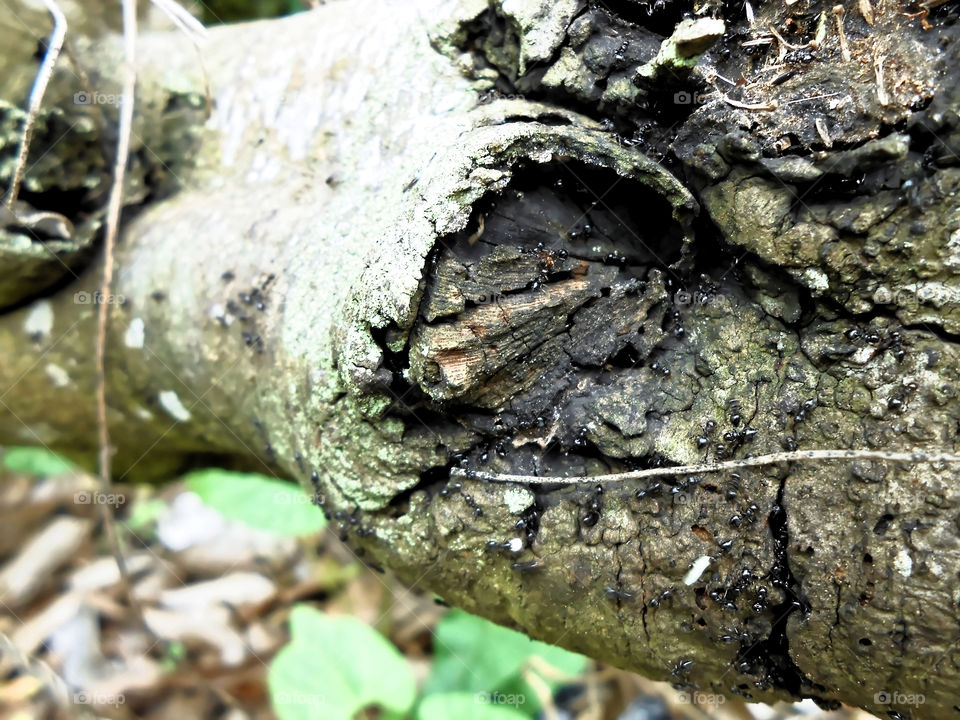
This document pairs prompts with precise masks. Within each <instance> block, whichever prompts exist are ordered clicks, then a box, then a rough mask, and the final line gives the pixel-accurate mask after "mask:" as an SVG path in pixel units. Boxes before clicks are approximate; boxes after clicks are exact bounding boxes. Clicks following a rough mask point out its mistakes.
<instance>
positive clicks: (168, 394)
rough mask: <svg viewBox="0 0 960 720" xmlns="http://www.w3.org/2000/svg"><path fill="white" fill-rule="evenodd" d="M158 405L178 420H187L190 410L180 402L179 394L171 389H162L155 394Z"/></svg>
mask: <svg viewBox="0 0 960 720" xmlns="http://www.w3.org/2000/svg"><path fill="white" fill-rule="evenodd" d="M157 399H158V400H159V401H160V405H161V406H162V407H163V409H164V410H166V411H167V413H168V414H169V415H170V417H172V418H173V419H174V420H177V421H178V422H187V421H188V420H189V419H190V411H189V410H187V409H186V408H185V407H184V406H183V403H182V402H180V398H179V396H178V395H177V394H176V393H175V392H174V391H173V390H163V391H161V392H160V394H159V395H157Z"/></svg>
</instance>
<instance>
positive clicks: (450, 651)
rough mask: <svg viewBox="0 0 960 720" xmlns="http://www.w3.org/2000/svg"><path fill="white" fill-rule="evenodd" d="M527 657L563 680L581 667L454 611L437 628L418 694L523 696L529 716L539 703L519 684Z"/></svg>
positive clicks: (578, 659) (573, 657)
mask: <svg viewBox="0 0 960 720" xmlns="http://www.w3.org/2000/svg"><path fill="white" fill-rule="evenodd" d="M532 656H537V657H539V658H541V659H542V660H543V661H544V662H546V663H547V664H549V665H551V666H553V667H554V668H556V669H557V670H560V671H561V672H563V673H566V674H568V675H577V674H579V673H581V672H583V670H584V668H585V667H586V664H587V659H586V658H585V657H584V656H582V655H577V654H575V653H571V652H569V651H567V650H564V649H563V648H559V647H556V646H555V645H547V644H546V643H542V642H537V641H534V640H531V639H530V638H528V637H527V636H526V635H522V634H520V633H518V632H515V631H513V630H509V629H507V628H503V627H500V626H499V625H495V624H493V623H492V622H490V621H489V620H484V619H483V618H479V617H476V616H474V615H470V614H469V613H466V612H463V611H461V610H455V611H453V612H451V613H450V614H448V615H447V616H446V617H444V618H443V619H442V620H441V621H440V622H439V623H438V624H437V628H436V631H435V633H434V662H433V666H432V667H431V668H430V676H429V677H428V678H427V682H426V686H425V687H424V693H425V694H428V695H429V694H435V693H449V692H466V693H479V692H488V693H500V694H502V695H508V696H509V695H524V696H525V699H526V702H525V704H524V707H523V711H524V714H528V715H533V714H534V713H536V712H537V710H539V703H538V702H537V700H536V694H535V693H534V691H533V689H532V688H530V686H529V685H527V683H526V682H525V681H523V679H522V678H521V671H522V669H523V667H524V665H525V664H526V663H527V661H528V660H529V658H531V657H532ZM545 681H546V682H547V684H548V685H550V687H551V688H552V687H554V686H555V685H556V683H555V682H551V681H550V680H549V679H548V678H545Z"/></svg>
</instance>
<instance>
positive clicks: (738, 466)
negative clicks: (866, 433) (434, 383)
mask: <svg viewBox="0 0 960 720" xmlns="http://www.w3.org/2000/svg"><path fill="white" fill-rule="evenodd" d="M826 460H878V461H881V462H906V463H914V464H920V463H925V464H937V463H946V464H957V463H960V454H956V453H945V452H934V453H930V452H923V451H913V452H889V451H883V450H794V451H792V452H780V453H771V454H769V455H757V456H756V457H750V458H743V459H740V460H725V461H723V462H713V463H699V464H696V465H673V466H670V467H658V468H646V469H644V470H630V471H628V472H621V473H610V474H606V475H579V476H572V477H557V476H551V475H511V474H506V473H491V472H485V471H482V470H465V469H463V468H453V469H452V470H451V471H450V475H451V476H455V477H465V478H469V479H472V480H486V481H487V482H499V483H517V484H522V485H530V484H533V483H561V484H564V485H578V484H592V483H612V482H622V481H624V480H643V479H645V478H657V477H669V476H671V475H698V474H701V473H715V472H726V471H731V472H735V471H737V470H743V469H745V468H754V467H763V466H766V465H778V464H780V463H798V462H823V461H826Z"/></svg>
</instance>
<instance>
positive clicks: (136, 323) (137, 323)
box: [123, 318, 144, 350]
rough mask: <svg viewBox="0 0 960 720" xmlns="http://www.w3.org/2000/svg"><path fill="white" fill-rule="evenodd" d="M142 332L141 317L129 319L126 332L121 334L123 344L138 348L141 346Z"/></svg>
mask: <svg viewBox="0 0 960 720" xmlns="http://www.w3.org/2000/svg"><path fill="white" fill-rule="evenodd" d="M143 334H144V333H143V319H142V318H134V319H133V320H131V321H130V326H129V327H128V328H127V332H125V333H124V334H123V344H124V345H126V346H127V347H128V348H134V349H137V350H139V349H141V348H143Z"/></svg>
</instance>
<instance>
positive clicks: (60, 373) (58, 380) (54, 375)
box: [43, 363, 70, 388]
mask: <svg viewBox="0 0 960 720" xmlns="http://www.w3.org/2000/svg"><path fill="white" fill-rule="evenodd" d="M43 370H44V372H45V373H47V377H48V378H50V382H52V383H53V386H54V387H58V388H64V387H66V386H67V385H69V384H70V376H69V375H68V374H67V371H66V370H64V369H63V368H62V367H60V366H59V365H55V364H54V363H48V364H47V366H46V367H45V368H44V369H43Z"/></svg>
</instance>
